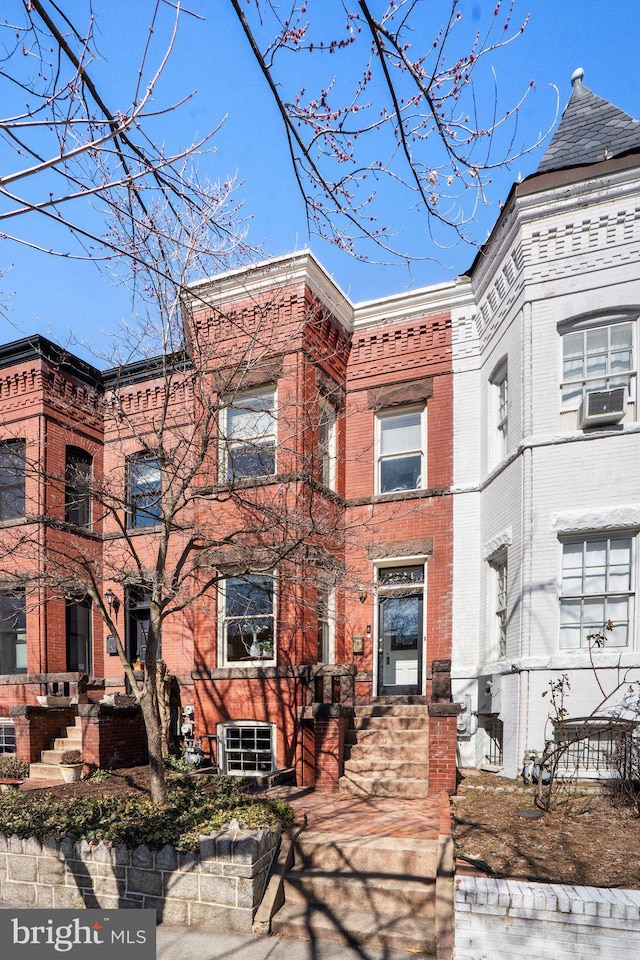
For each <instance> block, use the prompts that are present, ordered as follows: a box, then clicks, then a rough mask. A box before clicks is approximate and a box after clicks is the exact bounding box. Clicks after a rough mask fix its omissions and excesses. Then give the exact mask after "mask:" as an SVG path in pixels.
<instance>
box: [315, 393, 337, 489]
mask: <svg viewBox="0 0 640 960" xmlns="http://www.w3.org/2000/svg"><path fill="white" fill-rule="evenodd" d="M318 458H319V461H320V482H321V483H323V484H324V485H325V487H329V488H330V489H331V490H334V489H335V485H336V411H335V409H334V408H333V407H332V406H331V405H330V404H326V405H324V406H322V407H321V408H320V419H319V422H318Z"/></svg>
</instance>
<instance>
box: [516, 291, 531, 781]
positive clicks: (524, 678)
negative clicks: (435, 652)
mask: <svg viewBox="0 0 640 960" xmlns="http://www.w3.org/2000/svg"><path fill="white" fill-rule="evenodd" d="M520 373H521V381H520V382H521V384H522V439H523V440H525V441H526V440H528V439H529V438H530V437H531V436H532V435H533V379H534V378H533V309H532V304H531V301H526V302H525V303H524V305H523V307H522V369H521V371H520ZM521 503H522V507H521V509H522V516H521V524H522V566H521V575H520V577H521V579H520V595H521V598H522V612H521V617H520V657H522V658H524V657H529V656H530V655H531V625H532V609H531V605H532V566H533V449H532V447H531V446H530V445H528V444H527V446H526V447H525V449H524V450H523V452H522V496H521ZM516 743H517V753H516V761H517V764H518V765H519V764H520V759H521V758H522V757H523V756H524V752H525V750H526V749H528V746H529V671H525V672H522V673H520V676H519V692H518V730H517V737H516Z"/></svg>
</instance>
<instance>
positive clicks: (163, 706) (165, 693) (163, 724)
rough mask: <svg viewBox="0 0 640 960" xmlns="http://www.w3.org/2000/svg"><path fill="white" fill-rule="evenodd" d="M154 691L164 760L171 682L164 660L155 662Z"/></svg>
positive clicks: (166, 752) (167, 736)
mask: <svg viewBox="0 0 640 960" xmlns="http://www.w3.org/2000/svg"><path fill="white" fill-rule="evenodd" d="M156 690H157V696H158V716H159V718H160V732H161V737H162V756H163V758H166V757H168V756H169V740H170V737H171V704H170V691H171V681H170V680H169V676H168V670H167V665H166V663H165V662H164V660H158V661H157V662H156Z"/></svg>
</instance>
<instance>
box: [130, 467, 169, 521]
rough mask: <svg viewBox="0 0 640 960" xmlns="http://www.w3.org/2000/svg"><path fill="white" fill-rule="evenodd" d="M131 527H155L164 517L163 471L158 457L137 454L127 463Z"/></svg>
mask: <svg viewBox="0 0 640 960" xmlns="http://www.w3.org/2000/svg"><path fill="white" fill-rule="evenodd" d="M127 472H128V476H127V486H128V491H127V495H128V510H129V518H128V520H129V522H128V526H129V527H153V526H155V525H156V524H158V523H160V520H161V519H162V472H161V470H160V461H159V460H158V459H157V458H156V457H148V456H137V457H133V458H132V459H131V460H129V462H128V464H127Z"/></svg>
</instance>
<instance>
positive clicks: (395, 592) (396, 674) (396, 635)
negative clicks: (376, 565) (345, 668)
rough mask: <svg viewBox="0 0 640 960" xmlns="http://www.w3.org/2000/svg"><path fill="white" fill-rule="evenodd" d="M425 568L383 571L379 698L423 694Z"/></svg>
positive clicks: (379, 627)
mask: <svg viewBox="0 0 640 960" xmlns="http://www.w3.org/2000/svg"><path fill="white" fill-rule="evenodd" d="M423 582H424V567H422V566H420V567H398V568H395V569H388V570H387V569H385V570H380V572H379V576H378V587H379V596H378V696H408V695H416V694H420V693H421V692H422V658H423V646H424V644H423V635H424V622H423V605H424V595H423Z"/></svg>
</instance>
